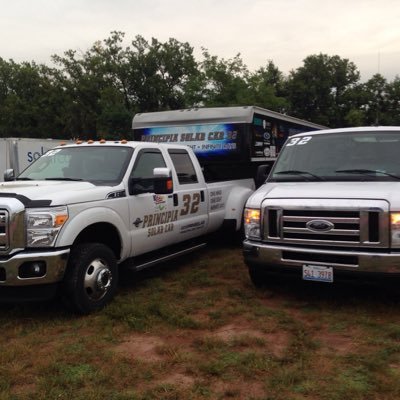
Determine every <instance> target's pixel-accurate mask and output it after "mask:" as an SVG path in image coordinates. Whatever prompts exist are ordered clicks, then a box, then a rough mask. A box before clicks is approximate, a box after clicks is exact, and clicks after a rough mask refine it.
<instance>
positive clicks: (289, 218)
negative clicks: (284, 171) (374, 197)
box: [263, 199, 389, 247]
mask: <svg viewBox="0 0 400 400" xmlns="http://www.w3.org/2000/svg"><path fill="white" fill-rule="evenodd" d="M306 200H307V199H306ZM302 201H305V199H302ZM308 202H310V203H311V204H308ZM321 202H322V201H321V200H318V201H317V203H318V204H316V205H315V206H313V202H312V201H311V200H308V201H307V202H305V203H304V206H303V207H302V206H301V205H300V203H301V201H300V200H297V201H296V203H297V204H296V206H293V205H291V204H289V200H286V201H283V200H282V201H281V202H280V203H281V204H279V203H275V204H270V203H272V201H268V203H267V204H263V207H264V208H263V233H264V237H263V238H264V240H271V241H281V242H292V243H299V244H313V245H314V244H315V245H334V246H335V245H336V246H341V245H342V246H357V247H384V246H388V240H389V239H388V235H389V233H388V232H389V227H388V206H387V204H386V202H383V201H372V204H370V205H368V204H367V202H366V201H364V200H360V201H359V202H357V201H355V200H352V201H349V200H347V201H343V200H335V201H332V200H330V201H328V200H327V204H326V205H322V204H321ZM341 203H342V204H343V208H341V207H340V205H341ZM377 203H378V204H377ZM278 204H279V205H278Z"/></svg>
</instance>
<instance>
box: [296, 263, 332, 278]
mask: <svg viewBox="0 0 400 400" xmlns="http://www.w3.org/2000/svg"><path fill="white" fill-rule="evenodd" d="M303 279H304V280H306V281H317V282H333V268H332V267H324V266H321V265H303Z"/></svg>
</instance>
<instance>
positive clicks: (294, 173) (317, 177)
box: [275, 169, 325, 181]
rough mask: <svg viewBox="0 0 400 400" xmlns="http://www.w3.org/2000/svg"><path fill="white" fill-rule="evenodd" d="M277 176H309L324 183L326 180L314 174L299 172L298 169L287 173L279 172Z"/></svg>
mask: <svg viewBox="0 0 400 400" xmlns="http://www.w3.org/2000/svg"><path fill="white" fill-rule="evenodd" d="M275 174H277V175H278V174H281V175H303V176H304V175H308V176H310V177H313V178H314V180H317V181H324V180H325V179H324V178H323V177H322V176H318V175H315V174H313V173H312V172H308V171H300V170H297V169H288V170H287V171H279V172H275ZM306 180H307V181H310V179H307V178H306Z"/></svg>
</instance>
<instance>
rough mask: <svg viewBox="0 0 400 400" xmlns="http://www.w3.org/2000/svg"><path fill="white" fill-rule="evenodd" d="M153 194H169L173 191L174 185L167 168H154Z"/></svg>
mask: <svg viewBox="0 0 400 400" xmlns="http://www.w3.org/2000/svg"><path fill="white" fill-rule="evenodd" d="M153 175H154V193H155V194H170V193H173V191H174V184H173V181H172V177H171V170H170V169H169V168H154V170H153Z"/></svg>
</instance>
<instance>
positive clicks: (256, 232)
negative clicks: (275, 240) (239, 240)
mask: <svg viewBox="0 0 400 400" xmlns="http://www.w3.org/2000/svg"><path fill="white" fill-rule="evenodd" d="M260 215H261V212H260V209H258V208H245V209H244V233H245V235H246V239H258V240H260V239H261V234H260Z"/></svg>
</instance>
